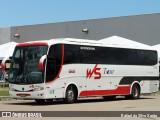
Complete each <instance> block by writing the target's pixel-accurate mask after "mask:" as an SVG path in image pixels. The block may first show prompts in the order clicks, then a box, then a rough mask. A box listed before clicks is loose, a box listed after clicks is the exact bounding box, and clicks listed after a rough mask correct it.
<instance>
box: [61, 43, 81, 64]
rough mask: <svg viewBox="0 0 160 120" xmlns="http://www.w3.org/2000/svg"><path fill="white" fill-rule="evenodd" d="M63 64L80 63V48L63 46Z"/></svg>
mask: <svg viewBox="0 0 160 120" xmlns="http://www.w3.org/2000/svg"><path fill="white" fill-rule="evenodd" d="M64 51H65V52H64V64H74V63H80V46H78V45H67V44H65V45H64Z"/></svg>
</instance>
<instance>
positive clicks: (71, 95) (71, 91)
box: [64, 86, 77, 104]
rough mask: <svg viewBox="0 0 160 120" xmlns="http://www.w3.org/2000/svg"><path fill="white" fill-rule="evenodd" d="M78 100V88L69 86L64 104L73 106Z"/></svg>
mask: <svg viewBox="0 0 160 120" xmlns="http://www.w3.org/2000/svg"><path fill="white" fill-rule="evenodd" d="M76 100H77V95H76V88H75V87H73V86H69V87H68V88H67V90H66V95H65V98H64V102H65V103H67V104H72V103H74V102H75V101H76Z"/></svg>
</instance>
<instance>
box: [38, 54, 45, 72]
mask: <svg viewBox="0 0 160 120" xmlns="http://www.w3.org/2000/svg"><path fill="white" fill-rule="evenodd" d="M46 57H47V56H46V55H43V56H42V57H41V58H40V60H39V65H38V67H39V70H41V71H42V70H44V62H45V60H46Z"/></svg>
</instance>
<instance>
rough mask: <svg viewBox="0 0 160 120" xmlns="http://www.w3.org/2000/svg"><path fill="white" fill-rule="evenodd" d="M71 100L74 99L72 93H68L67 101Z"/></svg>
mask: <svg viewBox="0 0 160 120" xmlns="http://www.w3.org/2000/svg"><path fill="white" fill-rule="evenodd" d="M73 98H74V93H73V91H71V90H70V91H68V99H69V100H73Z"/></svg>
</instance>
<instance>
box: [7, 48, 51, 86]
mask: <svg viewBox="0 0 160 120" xmlns="http://www.w3.org/2000/svg"><path fill="white" fill-rule="evenodd" d="M47 48H48V47H47V46H23V47H21V46H18V47H16V48H15V51H14V53H13V57H12V60H11V66H10V72H9V82H10V83H14V84H37V83H44V71H40V70H39V68H38V65H39V60H40V58H41V57H42V56H43V55H46V53H47Z"/></svg>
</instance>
